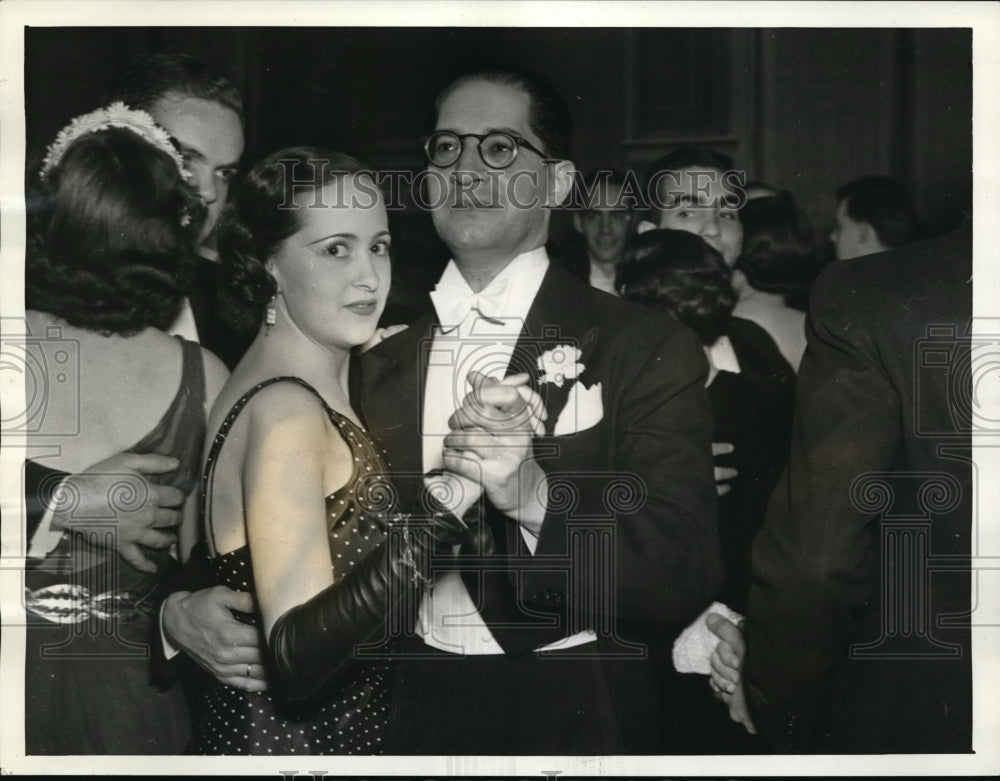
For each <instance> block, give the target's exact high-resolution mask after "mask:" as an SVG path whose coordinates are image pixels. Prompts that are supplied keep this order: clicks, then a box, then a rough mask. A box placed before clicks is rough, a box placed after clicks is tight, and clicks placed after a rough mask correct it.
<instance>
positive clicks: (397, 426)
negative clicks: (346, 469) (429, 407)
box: [357, 314, 435, 476]
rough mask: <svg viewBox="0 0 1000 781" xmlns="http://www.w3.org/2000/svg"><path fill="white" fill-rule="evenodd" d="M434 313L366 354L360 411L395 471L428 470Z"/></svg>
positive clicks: (360, 393) (360, 363) (411, 472)
mask: <svg viewBox="0 0 1000 781" xmlns="http://www.w3.org/2000/svg"><path fill="white" fill-rule="evenodd" d="M434 322H435V319H434V316H433V315H432V314H427V315H424V316H423V317H421V318H420V319H419V320H417V321H416V322H415V323H413V324H412V325H411V326H409V327H408V328H407V329H406V330H405V331H402V332H400V333H398V334H396V335H395V336H392V337H390V338H389V339H386V340H385V341H384V342H381V343H380V344H378V345H376V346H375V347H373V348H372V349H371V350H369V351H368V352H366V353H365V354H364V355H362V356H361V358H360V361H359V369H360V371H359V372H358V374H359V376H360V381H359V386H358V395H357V398H358V405H359V408H360V409H359V412H360V414H361V416H362V418H363V419H364V421H365V425H366V426H367V427H368V429H369V430H370V431H371V432H372V434H373V436H374V438H375V439H376V441H377V442H379V443H380V444H381V445H382V446H383V447H384V448H385V450H386V453H387V454H388V457H389V463H390V470H391V471H392V472H393V473H394V474H397V473H398V474H399V475H400V476H402V475H419V474H422V472H423V444H422V439H421V435H420V432H421V428H422V425H421V420H422V403H421V402H422V397H423V380H424V376H425V370H426V367H427V356H428V347H429V345H430V342H431V338H432V336H433V326H434Z"/></svg>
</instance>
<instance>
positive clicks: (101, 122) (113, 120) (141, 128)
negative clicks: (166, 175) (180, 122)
mask: <svg viewBox="0 0 1000 781" xmlns="http://www.w3.org/2000/svg"><path fill="white" fill-rule="evenodd" d="M109 127H120V128H125V129H126V130H130V131H132V132H133V133H135V134H136V135H137V136H139V137H140V138H142V139H143V140H145V141H146V142H148V143H150V144H152V145H153V146H155V147H156V148H157V149H159V150H161V151H163V152H166V154H168V155H169V156H170V159H171V160H173V161H174V163H176V165H177V170H178V171H180V172H181V176H182V177H184V179H185V180H189V179H190V178H191V172H190V171H188V170H187V169H186V168H185V167H184V159H183V158H182V157H181V156H180V153H179V152H178V151H177V149H176V148H175V147H174V145H173V143H172V142H171V140H170V136H169V135H168V134H167V131H166V130H164V129H163V128H162V127H160V126H159V125H157V124H156V122H155V121H154V120H153V118H152V117H151V116H150V115H149V114H148V113H146V112H145V111H139V110H138V109H131V108H129V107H128V106H126V105H125V104H124V103H122V102H121V101H119V102H117V103H112V104H111V105H110V106H106V107H105V108H99V109H97V110H96V111H91V112H90V113H89V114H82V115H81V116H79V117H76V118H75V119H74V120H73V121H72V122H70V123H69V124H68V125H67V126H66V127H64V128H63V129H62V130H60V131H59V135H57V136H56V140H55V141H53V142H52V143H51V144H50V145H49V148H48V149H47V150H46V152H47V154H46V155H45V160H44V161H43V162H42V170H41V171H40V172H39V177H40V178H41V179H42V180H43V181H44V180H45V178H46V177H47V176H48V175H49V172H50V171H51V170H52V169H53V168H55V167H56V166H57V165H59V162H60V161H61V160H62V159H63V156H64V155H65V154H66V150H67V149H69V147H70V145H71V144H72V143H73V142H74V141H76V140H77V139H78V138H80V137H81V136H84V135H86V134H87V133H99V132H100V131H102V130H107V129H108V128H109Z"/></svg>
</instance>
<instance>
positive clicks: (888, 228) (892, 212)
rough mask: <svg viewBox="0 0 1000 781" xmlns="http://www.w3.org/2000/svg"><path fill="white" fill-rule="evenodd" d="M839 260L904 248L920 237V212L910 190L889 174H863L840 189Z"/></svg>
mask: <svg viewBox="0 0 1000 781" xmlns="http://www.w3.org/2000/svg"><path fill="white" fill-rule="evenodd" d="M835 219H836V227H835V228H834V229H833V232H832V233H831V234H830V241H831V242H833V246H834V250H835V251H836V256H837V260H847V259H848V258H859V257H861V256H863V255H873V254H875V253H876V252H885V251H886V250H890V249H893V248H895V247H902V246H903V245H904V244H909V243H910V242H911V241H914V240H915V239H916V238H917V212H916V209H915V208H914V207H913V201H912V200H910V196H909V193H907V192H906V189H905V188H904V187H903V186H902V185H901V184H899V182H897V181H895V180H894V179H890V178H889V177H887V176H863V177H861V178H860V179H854V180H853V181H851V182H848V183H847V184H845V185H844V186H843V187H841V188H840V189H839V190H837V214H836V218H835Z"/></svg>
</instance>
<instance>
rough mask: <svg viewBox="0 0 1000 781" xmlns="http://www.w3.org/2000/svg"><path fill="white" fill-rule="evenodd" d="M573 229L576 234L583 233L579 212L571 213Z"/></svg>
mask: <svg viewBox="0 0 1000 781" xmlns="http://www.w3.org/2000/svg"><path fill="white" fill-rule="evenodd" d="M573 227H574V228H575V229H576V232H577V233H583V220H582V219H581V218H580V212H573Z"/></svg>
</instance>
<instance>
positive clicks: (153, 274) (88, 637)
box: [25, 103, 227, 755]
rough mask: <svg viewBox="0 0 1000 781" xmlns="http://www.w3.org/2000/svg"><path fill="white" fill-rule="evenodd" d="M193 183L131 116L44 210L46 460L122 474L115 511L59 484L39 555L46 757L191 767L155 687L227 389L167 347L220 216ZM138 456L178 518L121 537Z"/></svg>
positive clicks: (33, 596) (41, 340)
mask: <svg viewBox="0 0 1000 781" xmlns="http://www.w3.org/2000/svg"><path fill="white" fill-rule="evenodd" d="M187 179H188V175H187V174H186V172H185V170H184V167H183V162H182V160H181V158H180V156H179V155H178V153H177V151H176V150H175V148H174V146H173V145H172V143H171V141H170V138H169V137H168V136H167V134H166V133H165V132H164V131H163V130H162V129H161V128H159V127H157V126H156V125H155V124H154V122H153V120H152V118H151V117H150V116H149V115H148V114H146V113H144V112H140V111H132V110H130V109H128V108H126V107H125V106H124V105H123V104H120V103H119V104H114V105H112V106H109V107H108V108H105V109H101V110H98V111H95V112H92V113H91V114H88V115H85V116H83V117H78V118H77V119H76V120H74V121H73V123H72V124H71V125H70V126H69V127H67V128H66V129H65V130H63V131H62V132H61V133H60V134H59V136H58V137H57V139H56V141H55V143H54V144H52V146H51V147H50V148H49V152H48V156H47V157H46V158H45V161H44V163H43V164H42V168H41V172H40V178H39V180H38V183H39V187H38V189H37V192H32V193H30V194H29V197H28V207H29V208H28V234H29V236H28V244H27V254H26V262H25V292H26V295H25V299H26V307H27V313H26V319H27V328H28V343H27V347H26V350H27V354H28V355H29V356H32V358H33V360H31V361H28V362H27V365H28V366H29V367H31V366H36V367H38V369H39V371H38V372H34V373H29V375H28V376H27V377H26V385H27V386H28V387H27V391H28V395H29V396H34V397H35V398H36V400H38V403H39V408H38V410H37V414H34V415H33V416H32V418H31V425H30V426H29V429H31V431H30V434H29V440H28V444H29V448H30V451H29V456H30V457H31V458H33V459H35V460H37V461H38V462H39V463H40V464H42V465H44V466H46V467H50V468H53V469H57V470H61V471H63V472H68V473H71V474H74V475H79V474H80V473H82V472H84V470H87V469H88V468H89V470H90V472H91V473H93V472H94V471H95V470H96V471H98V472H100V471H102V470H103V471H105V472H116V473H117V472H120V473H121V482H120V484H119V485H118V486H116V489H115V490H113V491H112V492H110V493H109V495H108V496H107V502H106V506H105V507H101V508H94V507H81V506H78V503H77V502H76V494H75V493H74V489H73V484H72V483H71V482H69V483H64V484H63V485H62V486H57V485H56V484H55V483H54V484H53V485H52V486H50V488H51V489H52V491H51V496H50V501H49V506H50V507H51V508H52V510H53V512H52V513H50V514H49V516H48V517H47V518H43V520H42V522H41V524H40V526H39V527H38V529H37V531H35V533H34V534H33V535H32V537H31V539H30V540H29V551H28V556H29V566H28V570H27V572H26V575H25V583H26V589H25V613H26V617H27V633H26V634H27V644H26V657H25V746H26V753H27V754H29V755H31V754H164V753H179V752H180V751H182V750H183V747H184V746H185V744H186V741H187V737H188V729H189V727H188V724H189V719H188V715H187V709H186V706H185V703H184V698H183V695H182V693H181V692H180V691H179V690H178V689H174V690H166V691H161V690H159V689H158V688H156V687H154V686H153V685H152V684H151V683H150V669H149V648H148V644H149V642H150V640H151V638H152V637H153V624H154V623H155V615H154V613H153V610H152V605H153V593H154V590H155V587H156V584H157V581H158V578H159V577H160V576H161V575H162V573H163V571H164V569H165V568H166V567H168V566H170V565H171V563H172V562H173V561H174V560H175V559H176V557H177V556H178V555H183V554H184V553H185V551H186V550H187V549H189V548H190V546H191V544H192V542H193V540H194V537H195V534H196V528H197V527H196V524H195V523H194V521H195V518H194V514H195V511H196V507H195V499H196V495H197V492H196V491H194V488H195V486H196V485H197V482H198V474H199V469H200V465H201V453H202V447H203V443H204V435H205V420H206V416H207V412H208V409H209V408H210V406H211V403H212V401H213V400H214V398H215V396H216V395H217V393H218V391H219V389H220V388H221V386H222V384H223V383H224V381H225V379H226V376H227V372H226V369H225V367H224V366H223V365H222V363H221V362H220V361H219V360H218V359H216V358H215V357H214V356H212V355H211V354H210V353H207V352H205V351H203V350H202V349H201V348H200V347H199V346H198V345H197V344H195V343H192V342H186V341H184V340H183V339H180V338H175V337H171V336H168V335H167V334H165V333H164V332H163V330H162V329H164V328H167V327H168V326H169V325H170V323H172V322H173V320H174V318H175V317H176V315H177V312H178V310H179V308H180V306H181V300H182V296H183V291H184V287H185V284H186V281H187V278H188V274H189V270H190V267H191V262H192V258H193V249H194V244H195V242H196V241H197V238H198V228H199V223H200V218H201V213H202V209H203V207H202V206H201V204H200V201H199V199H198V196H197V193H196V192H195V191H194V189H193V188H192V187H191V186H190V184H189V183H188V182H187ZM33 189H34V188H33ZM122 453H125V454H128V453H136V454H148V453H153V454H159V455H161V456H163V457H164V461H163V463H164V469H165V471H164V472H163V473H162V474H159V475H155V476H152V477H151V478H150V480H151V482H152V483H156V484H159V485H158V487H157V488H155V489H150V490H158V491H163V492H164V493H163V494H162V495H164V496H165V495H171V496H173V497H174V499H175V501H174V504H175V505H176V510H162V511H161V512H160V516H159V517H158V519H157V520H156V522H155V523H154V525H153V526H152V527H149V528H145V529H139V530H137V529H135V528H132V527H130V526H128V525H127V524H126V523H125V521H124V520H122V519H124V518H125V517H126V515H127V514H128V513H129V512H130V511H131V510H134V509H135V507H136V506H137V505H141V504H143V503H144V502H145V500H146V495H145V492H146V491H147V489H146V487H145V484H142V485H140V484H139V483H138V482H132V481H131V480H130V476H131V477H134V474H130V472H129V469H128V456H127V455H125V456H122V455H120V454H122ZM95 465H96V466H95ZM74 479H75V478H74ZM119 489H120V490H119ZM120 520H121V523H119V521H120ZM182 520H183V523H182ZM126 541H127V542H128V543H131V547H127V546H126V544H125V543H126ZM126 550H129V551H135V550H141V551H142V555H140V556H135V555H128V556H127V557H126Z"/></svg>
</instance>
